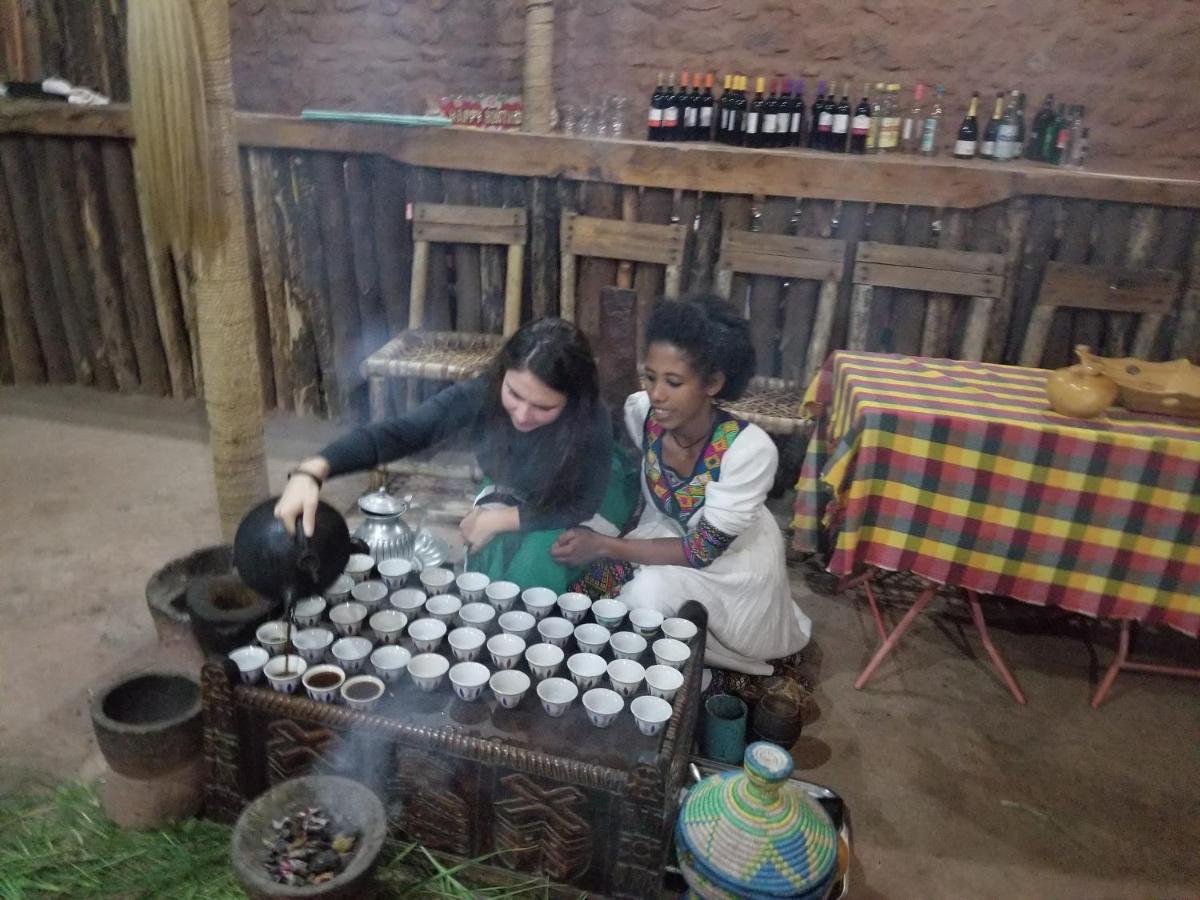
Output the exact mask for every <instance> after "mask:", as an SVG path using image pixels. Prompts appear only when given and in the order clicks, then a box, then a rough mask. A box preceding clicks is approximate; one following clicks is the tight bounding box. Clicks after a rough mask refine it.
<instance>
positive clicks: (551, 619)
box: [537, 616, 575, 647]
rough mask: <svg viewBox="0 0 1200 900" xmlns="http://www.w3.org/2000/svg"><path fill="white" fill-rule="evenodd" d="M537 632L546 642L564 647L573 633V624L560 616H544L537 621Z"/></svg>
mask: <svg viewBox="0 0 1200 900" xmlns="http://www.w3.org/2000/svg"><path fill="white" fill-rule="evenodd" d="M537 632H538V634H539V635H541V637H542V640H543V641H545V642H546V643H547V644H553V645H554V646H555V647H565V646H567V641H569V640H570V639H571V635H572V634H574V633H575V626H574V625H572V624H571V623H570V622H569V621H567V620H566V619H564V618H562V617H561V616H546V618H544V619H542V621H540V622H538V623H537Z"/></svg>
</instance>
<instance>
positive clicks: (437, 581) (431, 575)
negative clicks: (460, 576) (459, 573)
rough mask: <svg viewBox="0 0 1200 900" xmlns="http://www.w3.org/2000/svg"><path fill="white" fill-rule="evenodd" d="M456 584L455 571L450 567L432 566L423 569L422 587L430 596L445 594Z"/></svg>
mask: <svg viewBox="0 0 1200 900" xmlns="http://www.w3.org/2000/svg"><path fill="white" fill-rule="evenodd" d="M452 584H454V573H453V572H451V571H450V570H449V569H442V568H437V567H435V568H432V569H424V570H422V571H421V587H423V588H425V593H427V594H428V595H429V596H431V597H432V596H434V595H435V594H444V593H446V591H448V590H450V585H452Z"/></svg>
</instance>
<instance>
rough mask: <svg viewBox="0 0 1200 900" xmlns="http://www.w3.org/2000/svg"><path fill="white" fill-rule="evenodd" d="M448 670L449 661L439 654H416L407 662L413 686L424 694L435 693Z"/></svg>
mask: <svg viewBox="0 0 1200 900" xmlns="http://www.w3.org/2000/svg"><path fill="white" fill-rule="evenodd" d="M449 670H450V660H448V659H446V657H444V656H442V655H441V654H440V653H418V654H417V655H416V656H414V657H413V658H412V659H410V660H409V661H408V674H409V675H410V676H411V677H412V680H413V684H415V685H416V686H417V687H419V688H420V689H421V690H423V691H425V692H427V693H428V692H431V691H436V690H437V689H438V687H439V686H440V685H441V683H442V679H443V678H445V677H446V673H447V672H448V671H449Z"/></svg>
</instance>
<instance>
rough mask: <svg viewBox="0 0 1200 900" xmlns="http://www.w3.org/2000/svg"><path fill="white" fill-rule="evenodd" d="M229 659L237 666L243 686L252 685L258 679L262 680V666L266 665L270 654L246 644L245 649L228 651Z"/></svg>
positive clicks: (260, 648)
mask: <svg viewBox="0 0 1200 900" xmlns="http://www.w3.org/2000/svg"><path fill="white" fill-rule="evenodd" d="M229 658H230V659H232V660H233V661H234V663H235V664H236V665H237V667H238V673H239V674H240V675H241V676H242V681H243V682H244V683H245V684H254V683H255V682H256V681H258V679H260V678H262V671H263V666H265V665H266V664H267V660H269V659H270V658H271V654H270V653H268V652H267V651H266V650H264V649H263V648H262V647H255V646H254V645H253V644H248V645H247V646H245V647H238V648H237V649H236V650H230V651H229Z"/></svg>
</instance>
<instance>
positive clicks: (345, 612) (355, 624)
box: [329, 600, 367, 637]
mask: <svg viewBox="0 0 1200 900" xmlns="http://www.w3.org/2000/svg"><path fill="white" fill-rule="evenodd" d="M366 617H367V608H366V607H365V606H363V605H362V604H361V603H358V602H356V601H354V600H351V601H350V602H349V603H339V604H338V605H337V606H335V607H334V608H333V609H331V610H330V611H329V621H330V622H332V623H333V627H334V628H336V629H337V633H338V634H340V635H342V636H344V637H345V636H349V635H355V634H358V633H359V632H360V631H362V625H363V620H364V619H365V618H366Z"/></svg>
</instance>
